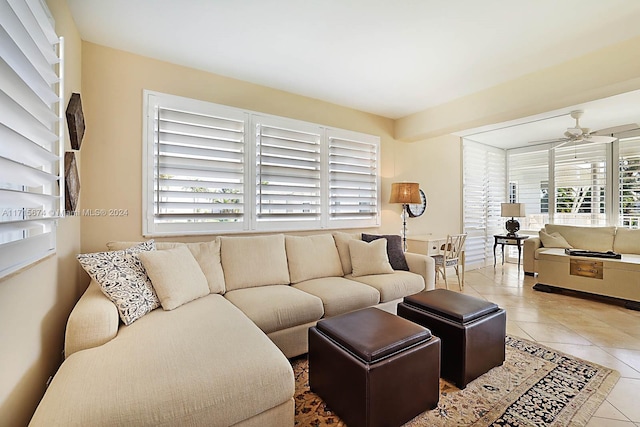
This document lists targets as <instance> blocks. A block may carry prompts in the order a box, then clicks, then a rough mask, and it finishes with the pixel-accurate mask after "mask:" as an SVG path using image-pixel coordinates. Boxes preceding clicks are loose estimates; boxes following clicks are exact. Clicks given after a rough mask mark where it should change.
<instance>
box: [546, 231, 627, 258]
mask: <svg viewBox="0 0 640 427" xmlns="http://www.w3.org/2000/svg"><path fill="white" fill-rule="evenodd" d="M544 228H545V231H546V232H547V233H548V234H553V233H556V232H557V233H560V235H562V237H564V238H565V240H566V241H567V243H569V244H570V245H571V246H573V247H574V248H575V249H584V250H587V251H599V252H606V251H612V250H613V239H614V237H615V235H616V228H615V227H579V226H575V225H559V224H546V225H545V226H544Z"/></svg>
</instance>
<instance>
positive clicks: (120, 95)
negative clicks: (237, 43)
mask: <svg viewBox="0 0 640 427" xmlns="http://www.w3.org/2000/svg"><path fill="white" fill-rule="evenodd" d="M82 46H83V48H82V55H83V61H82V76H83V80H82V91H83V98H82V102H83V107H84V111H85V120H86V125H87V131H86V135H85V141H84V143H83V145H82V154H83V164H82V171H81V182H82V202H83V208H85V209H127V210H128V216H125V217H116V218H109V217H89V216H82V218H81V221H82V250H83V251H85V252H87V251H98V250H104V248H105V243H106V242H107V241H110V240H140V239H142V238H143V237H142V206H141V200H142V91H143V90H144V89H149V90H154V91H158V92H163V93H169V94H173V95H179V96H184V97H189V98H194V99H200V100H205V101H210V102H214V103H219V104H224V105H230V106H233V107H238V108H244V109H248V110H253V111H259V112H264V113H269V114H274V115H278V116H284V117H290V118H294V119H299V120H306V121H309V122H314V123H318V124H322V125H327V126H333V127H338V128H343V129H349V130H354V131H358V132H364V133H369V134H374V135H379V136H380V137H381V141H382V148H381V153H382V159H383V160H382V175H383V180H382V198H383V200H388V197H389V187H390V182H391V180H392V177H393V159H394V155H393V151H394V140H393V138H392V134H393V121H392V120H390V119H386V118H382V117H378V116H375V115H371V114H367V113H363V112H360V111H356V110H352V109H349V108H345V107H341V106H337V105H333V104H329V103H326V102H322V101H318V100H314V99H310V98H306V97H302V96H298V95H293V94H290V93H286V92H282V91H278V90H274V89H269V88H266V87H263V86H258V85H254V84H251V83H246V82H242V81H239V80H234V79H230V78H225V77H222V76H218V75H214V74H210V73H206V72H202V71H198V70H194V69H189V68H185V67H181V66H177V65H174V64H170V63H167V62H162V61H157V60H153V59H149V58H145V57H141V56H138V55H133V54H130V53H126V52H123V51H119V50H114V49H110V48H107V47H104V46H99V45H95V44H92V43H88V42H83V45H82ZM383 208H384V206H383ZM396 208H397V211H398V212H399V211H400V208H399V207H396ZM391 209H393V207H392V208H391ZM385 215H386V211H385ZM394 220H395V215H393V216H392V218H391V221H392V222H393V221H394ZM398 221H399V220H398ZM398 223H399V222H398ZM204 238H206V237H202V236H200V237H198V240H202V239H204Z"/></svg>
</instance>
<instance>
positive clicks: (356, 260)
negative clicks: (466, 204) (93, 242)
mask: <svg viewBox="0 0 640 427" xmlns="http://www.w3.org/2000/svg"><path fill="white" fill-rule="evenodd" d="M376 242H377V243H376ZM145 244H146V243H145ZM132 245H135V242H120V243H118V242H114V243H110V244H108V248H109V249H110V250H112V251H116V252H107V253H104V254H102V256H103V258H91V257H89V258H90V259H91V262H93V264H92V266H90V267H91V268H93V267H95V266H98V268H102V267H103V265H104V264H105V262H104V257H107V258H108V259H111V258H109V257H113V256H115V255H113V254H122V255H121V256H120V255H118V256H119V257H120V258H123V257H125V258H126V257H129V258H132V259H133V258H135V259H136V260H137V261H136V262H138V261H139V262H142V263H143V264H144V267H145V268H146V274H145V280H147V279H148V280H149V282H148V283H150V284H152V285H153V288H154V292H155V294H157V296H158V299H159V301H160V303H159V304H156V305H155V306H158V305H160V304H161V306H162V307H158V308H155V309H151V310H148V312H147V313H145V312H144V311H140V310H138V311H135V310H134V311H135V313H134V311H131V310H130V309H131V306H130V305H129V306H127V305H126V304H128V303H130V302H131V301H124V305H123V301H121V300H112V299H110V298H108V297H107V296H106V294H107V293H108V292H107V291H105V287H104V285H103V284H99V283H98V282H96V280H92V281H91V283H90V285H89V287H88V288H87V290H86V292H85V293H84V295H83V296H82V297H81V298H80V300H79V301H78V303H77V304H76V306H75V308H74V309H73V312H72V313H71V315H70V317H69V320H68V323H67V330H66V337H65V356H66V359H65V361H64V363H63V364H62V365H61V367H60V369H59V370H58V372H57V373H56V375H55V376H54V378H53V381H52V382H51V384H50V386H49V387H48V389H47V391H46V393H45V396H44V397H43V399H42V401H41V402H40V405H39V406H38V408H37V410H36V412H35V414H34V416H33V419H32V420H31V424H30V425H32V426H87V425H91V426H107V425H109V426H115V425H136V426H143V425H154V426H162V425H206V426H231V425H234V426H267V425H269V426H276V425H277V426H287V425H289V426H292V425H293V423H294V421H293V417H294V401H293V394H294V378H293V372H292V369H291V365H290V363H289V361H288V360H287V358H291V357H294V356H297V355H301V354H304V353H306V352H307V348H308V341H307V339H308V338H307V337H308V335H307V334H308V329H309V327H311V326H313V325H315V323H316V322H317V321H318V320H319V319H321V318H323V317H330V316H335V315H338V314H342V313H345V312H348V311H353V310H357V309H359V308H364V307H369V306H376V307H379V308H382V309H392V308H394V307H395V305H396V303H397V302H398V301H399V300H400V299H402V298H403V297H404V296H407V295H410V294H414V293H417V292H420V291H422V290H424V289H425V284H427V286H426V287H427V288H433V286H434V282H435V267H434V263H433V259H432V258H430V257H427V256H424V255H419V254H413V253H407V254H406V263H407V265H408V267H409V270H410V271H396V270H393V269H392V268H391V266H390V264H389V261H388V259H389V258H388V256H387V254H386V247H387V245H386V239H379V240H377V241H374V242H372V243H365V242H362V241H361V240H360V239H359V235H356V234H347V233H339V232H335V233H333V234H330V233H325V234H319V235H316V236H306V237H299V236H284V235H281V234H279V235H268V236H256V237H219V238H216V239H214V240H213V241H211V242H201V243H189V244H184V243H167V242H163V243H160V242H158V243H156V244H155V250H156V251H155V252H154V251H146V250H145V252H143V253H142V254H140V253H137V255H136V256H135V257H133V256H132V255H131V254H132V253H134V252H132V251H133V249H126V248H129V247H131V246H132ZM134 247H135V248H137V247H138V246H134ZM184 247H187V248H188V249H189V251H185V250H184ZM381 247H382V248H383V249H380V248H381ZM147 249H148V248H147ZM136 250H137V249H136ZM165 251H166V252H165ZM188 252H190V253H191V255H189V253H188ZM185 254H186V255H185ZM92 255H95V254H92ZM187 258H189V259H187ZM194 259H195V262H194ZM95 260H98V261H95ZM84 261H86V259H85V260H84ZM187 261H188V262H187ZM81 262H82V261H81ZM194 265H195V266H196V267H194ZM83 266H84V267H85V269H87V271H89V272H90V274H94V273H95V271H92V270H91V269H90V267H87V266H86V265H85V264H83ZM198 267H200V268H199V269H198ZM127 268H128V267H127ZM143 270H144V269H143ZM196 270H197V271H196ZM200 270H201V271H200ZM194 271H195V274H192V273H193V272H194ZM119 274H123V273H121V272H120V273H118V274H114V273H113V272H109V273H108V274H107V275H106V276H95V275H94V276H95V277H97V278H99V279H100V280H101V283H102V279H105V277H106V279H109V278H110V279H114V280H115V281H116V282H119V284H122V283H121V282H122V280H120V278H119V277H118V275H119ZM94 276H92V277H94ZM95 277H94V278H95ZM179 278H185V279H184V280H182V279H179ZM106 279H105V280H106ZM101 287H102V288H101ZM111 291H113V289H111ZM110 295H111V294H110ZM127 298H129V297H126V298H124V299H125V300H126V299H127ZM145 298H146V297H145ZM143 302H144V301H143ZM155 306H154V307H155ZM123 307H124V308H123ZM127 310H129V311H127ZM127 313H128V314H131V313H134V314H135V315H136V316H139V317H138V318H136V319H135V320H131V319H130V318H128V317H126V315H127ZM123 316H125V317H123ZM124 319H126V323H128V324H127V325H125V323H124V322H125V320H124Z"/></svg>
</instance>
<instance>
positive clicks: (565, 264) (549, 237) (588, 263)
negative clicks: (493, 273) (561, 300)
mask: <svg viewBox="0 0 640 427" xmlns="http://www.w3.org/2000/svg"><path fill="white" fill-rule="evenodd" d="M567 248H569V249H580V250H585V251H597V252H608V251H611V252H615V253H618V254H620V255H621V258H620V259H612V258H605V257H582V256H569V255H567V254H566V253H565V249H567ZM523 266H524V272H525V274H528V275H531V276H534V275H536V274H537V276H538V277H537V282H538V283H537V284H536V285H535V286H534V288H535V289H538V290H545V291H551V290H555V289H569V290H573V291H579V292H584V293H588V294H595V295H601V296H605V297H609V298H615V299H618V300H623V301H625V302H626V305H627V307H628V308H634V309H639V308H640V305H639V304H638V302H640V230H636V229H629V228H624V227H613V226H610V227H580V226H571V225H558V224H546V225H545V227H544V229H542V230H540V233H539V237H530V238H528V239H527V240H525V241H524V260H523Z"/></svg>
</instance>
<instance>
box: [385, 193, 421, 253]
mask: <svg viewBox="0 0 640 427" xmlns="http://www.w3.org/2000/svg"><path fill="white" fill-rule="evenodd" d="M389 203H402V248H403V249H404V251H405V252H406V250H407V205H412V204H416V203H422V200H421V199H420V184H418V183H417V182H394V183H393V184H391V197H390V198H389Z"/></svg>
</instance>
